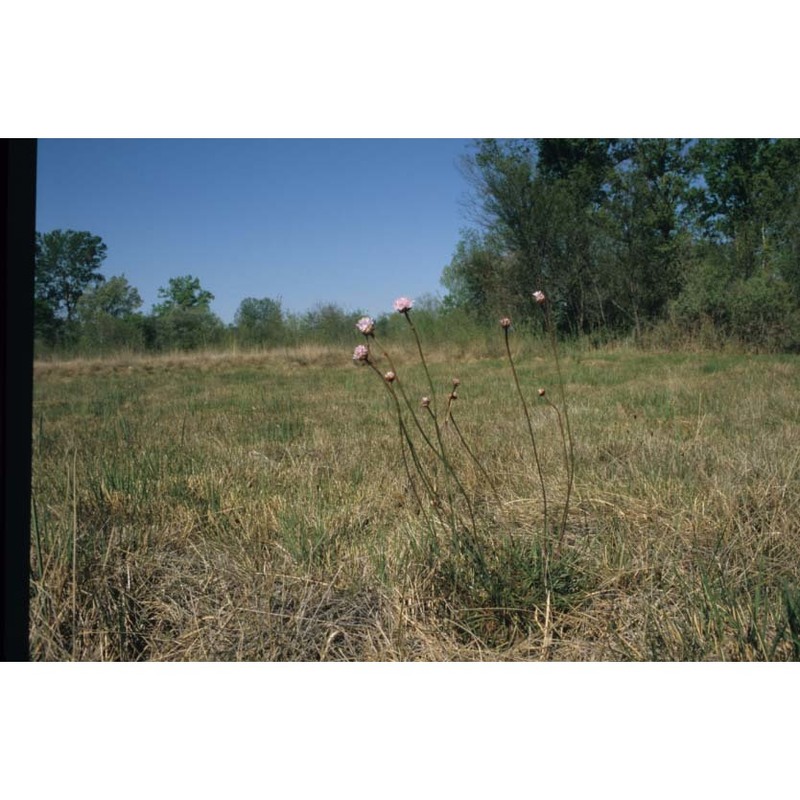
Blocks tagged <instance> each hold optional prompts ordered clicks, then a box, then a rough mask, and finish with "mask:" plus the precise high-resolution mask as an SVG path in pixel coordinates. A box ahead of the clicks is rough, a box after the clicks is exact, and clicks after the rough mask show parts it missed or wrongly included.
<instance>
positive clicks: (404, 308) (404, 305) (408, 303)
mask: <svg viewBox="0 0 800 800" xmlns="http://www.w3.org/2000/svg"><path fill="white" fill-rule="evenodd" d="M413 307H414V301H413V300H411V299H410V298H408V297H398V298H397V300H395V301H394V310H395V311H397V312H399V313H400V314H406V313H407V312H409V311H411V309H412V308H413Z"/></svg>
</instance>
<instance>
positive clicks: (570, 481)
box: [545, 302, 575, 550]
mask: <svg viewBox="0 0 800 800" xmlns="http://www.w3.org/2000/svg"><path fill="white" fill-rule="evenodd" d="M545 316H546V319H547V329H548V331H549V333H550V346H551V347H552V348H553V357H554V359H555V362H556V372H557V373H558V389H559V394H560V395H561V407H562V408H563V409H564V423H565V425H564V426H562V425H561V414H559V415H558V424H559V427H560V428H561V441H562V443H563V444H564V451H565V458H566V449H567V443H566V441H565V440H564V427H566V430H567V441H568V442H569V458H568V459H567V464H566V467H567V496H566V499H565V500H564V514H563V517H562V520H561V531H560V533H559V537H558V545H557V549H558V550H560V549H561V543H562V542H563V540H564V535H565V533H566V530H567V515H568V514H569V503H570V498H571V496H572V487H573V485H574V482H575V445H574V442H573V439H572V430H571V429H570V425H569V409H568V407H567V396H566V392H565V390H564V376H563V374H562V372H561V361H560V360H559V357H558V343H557V342H556V330H555V326H554V325H553V317H552V314H551V313H550V303H549V302H548V303H546V304H545ZM551 405H552V403H551ZM553 407H554V408H555V406H553ZM556 411H558V409H556Z"/></svg>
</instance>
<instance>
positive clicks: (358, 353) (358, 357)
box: [353, 344, 369, 364]
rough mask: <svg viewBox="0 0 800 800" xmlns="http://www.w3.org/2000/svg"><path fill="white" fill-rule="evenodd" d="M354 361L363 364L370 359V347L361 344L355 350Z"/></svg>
mask: <svg viewBox="0 0 800 800" xmlns="http://www.w3.org/2000/svg"><path fill="white" fill-rule="evenodd" d="M353 361H355V362H356V364H363V363H366V362H367V361H369V348H368V347H365V346H364V345H363V344H360V345H359V346H358V347H356V349H355V350H353Z"/></svg>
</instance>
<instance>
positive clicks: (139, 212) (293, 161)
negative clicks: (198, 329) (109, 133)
mask: <svg viewBox="0 0 800 800" xmlns="http://www.w3.org/2000/svg"><path fill="white" fill-rule="evenodd" d="M470 143H471V140H470V139H40V140H39V162H38V180H37V183H38V186H37V214H36V218H37V219H36V229H37V230H38V231H41V232H46V231H50V230H54V229H57V228H61V229H72V230H79V231H91V232H92V233H93V234H95V235H98V236H100V237H102V239H103V241H104V242H105V243H106V245H107V246H108V257H107V258H106V260H105V262H104V265H103V273H104V275H105V276H106V277H110V276H112V275H119V274H124V275H125V276H126V277H127V278H128V281H129V282H130V283H131V284H132V285H133V286H135V287H136V288H137V289H138V290H139V293H140V294H141V296H142V299H143V300H144V306H143V307H142V310H143V311H149V310H150V308H151V307H152V304H153V303H155V302H156V301H157V293H158V289H159V287H160V286H166V285H167V281H168V280H169V278H171V277H176V276H179V275H187V274H191V275H194V276H196V277H198V278H200V281H201V284H202V286H203V288H205V289H208V290H209V291H211V292H212V293H213V294H214V296H215V300H214V302H213V303H212V309H213V310H214V311H215V312H216V313H217V314H219V316H220V317H222V319H223V320H224V321H225V322H232V321H233V316H234V314H235V312H236V309H237V307H238V305H239V303H240V302H241V301H242V300H243V299H244V298H245V297H256V298H261V297H272V298H275V299H278V298H280V299H281V300H282V303H283V307H284V309H285V310H287V311H294V312H301V311H305V310H307V309H309V308H312V307H313V306H314V305H316V304H317V303H322V302H334V303H337V304H339V305H341V306H342V307H343V308H345V309H346V310H356V309H361V310H364V311H366V312H369V313H371V314H374V315H377V314H380V313H383V312H388V311H390V310H391V303H392V300H393V299H394V298H395V297H397V296H399V295H408V296H411V297H415V296H419V295H421V294H423V293H434V294H435V293H439V294H442V293H443V292H444V290H443V289H442V287H441V285H440V283H439V280H440V278H441V274H442V269H443V268H444V267H445V265H446V264H448V263H449V261H450V258H451V256H452V254H453V251H454V249H455V246H456V244H457V241H458V237H459V231H460V230H461V229H462V228H464V227H467V226H468V225H469V220H468V219H467V218H466V217H465V212H464V208H463V206H464V204H463V201H464V200H465V198H466V197H467V195H468V189H469V187H468V184H467V182H466V180H465V179H464V177H463V175H462V174H461V172H460V171H459V160H460V158H461V157H462V156H463V155H465V154H467V153H468V152H469V151H470Z"/></svg>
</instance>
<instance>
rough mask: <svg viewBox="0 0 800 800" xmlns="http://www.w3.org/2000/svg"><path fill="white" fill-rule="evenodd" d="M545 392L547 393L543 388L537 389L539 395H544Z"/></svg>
mask: <svg viewBox="0 0 800 800" xmlns="http://www.w3.org/2000/svg"><path fill="white" fill-rule="evenodd" d="M545 394H547V393H546V392H545V390H544V389H539V397H544V396H545Z"/></svg>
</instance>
